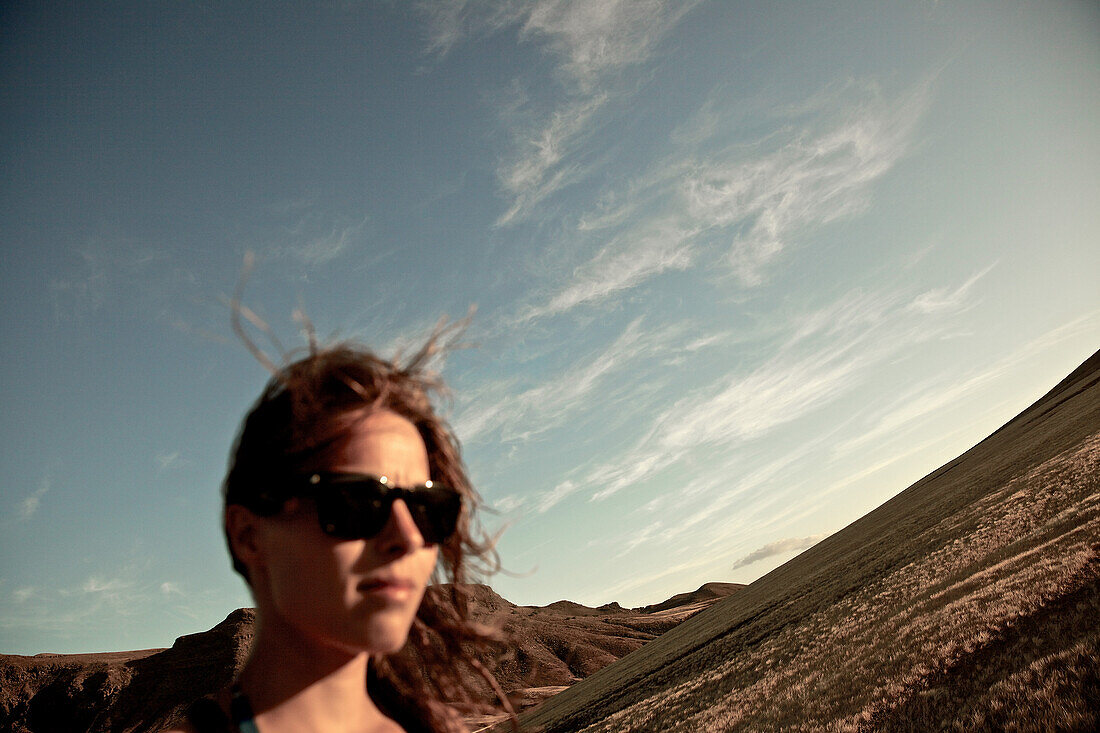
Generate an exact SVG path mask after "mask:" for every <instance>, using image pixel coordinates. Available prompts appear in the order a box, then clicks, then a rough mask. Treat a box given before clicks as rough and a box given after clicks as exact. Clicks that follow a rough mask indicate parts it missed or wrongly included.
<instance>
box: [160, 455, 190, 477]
mask: <svg viewBox="0 0 1100 733" xmlns="http://www.w3.org/2000/svg"><path fill="white" fill-rule="evenodd" d="M156 462H157V469H158V470H159V471H161V472H163V471H168V470H170V469H172V468H176V467H178V466H181V465H183V464H184V463H186V461H184V460H183V457H182V455H181V454H180V452H179V451H178V450H175V451H171V452H170V453H169V452H162V453H157V455H156Z"/></svg>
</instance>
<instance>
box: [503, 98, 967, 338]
mask: <svg viewBox="0 0 1100 733" xmlns="http://www.w3.org/2000/svg"><path fill="white" fill-rule="evenodd" d="M931 86H932V85H931V81H930V80H924V81H922V82H920V83H919V84H917V85H915V87H914V88H912V89H910V90H908V91H907V92H906V93H904V94H902V95H900V96H899V97H897V98H894V99H885V98H883V96H882V94H881V92H879V91H878V90H877V89H875V88H874V87H873V85H870V84H868V85H864V86H863V87H853V88H844V89H841V90H838V91H837V92H836V94H837V96H836V97H835V98H832V99H831V100H829V99H826V98H825V97H822V98H820V99H818V100H816V101H815V108H819V109H820V110H821V111H820V114H819V116H818V117H817V118H815V120H814V121H812V122H803V123H802V124H801V125H795V124H794V122H795V121H793V120H792V125H790V126H788V127H789V130H788V132H787V133H786V134H785V136H784V137H783V139H782V140H777V139H776V136H774V135H773V136H769V137H768V138H766V139H762V140H756V141H753V142H751V143H749V144H746V143H745V142H744V141H737V142H735V143H724V144H723V143H721V142H720V141H721V139H722V138H723V136H724V135H725V134H726V130H725V128H723V127H722V126H721V125H719V124H716V123H714V122H708V123H706V124H700V125H698V129H696V130H695V132H694V133H693V134H692V135H691V136H687V137H685V136H683V135H681V136H678V139H681V140H684V139H686V140H688V142H687V143H684V144H681V145H679V147H678V148H677V150H676V151H675V152H674V153H673V154H671V155H669V156H666V157H664V158H662V159H661V160H660V161H658V162H656V163H655V164H654V165H653V166H652V167H651V169H650V170H649V171H648V172H647V173H646V174H644V175H643V176H641V177H640V178H638V179H636V180H632V181H631V182H630V183H629V184H628V185H627V186H626V188H625V190H623V191H621V192H615V191H607V192H605V193H604V194H603V195H602V196H601V198H600V204H599V205H598V206H597V207H596V208H595V209H594V210H593V211H591V212H588V213H587V214H585V215H583V216H582V217H581V218H580V225H579V227H578V234H579V235H581V236H588V237H590V238H591V239H592V240H594V241H595V253H594V254H593V255H592V256H591V258H590V259H589V260H588V261H587V262H584V263H582V264H581V265H580V266H579V267H577V268H576V270H575V271H574V273H572V276H571V277H570V279H569V281H568V282H566V283H564V284H562V285H560V286H558V288H557V289H550V290H548V291H544V292H543V293H542V295H541V296H540V298H539V300H537V301H535V302H533V303H527V304H525V305H524V306H522V307H521V308H520V310H519V312H518V314H517V317H516V321H517V323H520V324H523V323H527V322H530V321H532V320H535V319H539V318H544V317H548V316H554V315H559V314H562V313H565V312H568V311H570V310H572V309H573V308H576V307H578V306H582V305H595V304H598V303H600V302H602V301H604V300H606V299H608V298H612V297H615V296H617V295H620V294H622V293H624V292H625V291H628V290H630V289H632V288H636V287H639V286H641V285H643V284H645V283H646V282H648V281H649V280H651V279H652V278H655V277H657V276H659V275H661V274H662V273H665V272H668V271H672V270H685V269H690V268H693V267H699V266H708V272H713V269H714V268H713V265H715V264H718V265H721V266H722V267H723V269H724V270H725V271H726V272H728V273H730V274H732V275H733V276H734V277H735V278H736V280H737V281H738V283H739V284H740V285H741V286H742V287H746V288H751V287H755V286H759V285H760V284H762V283H763V282H764V280H765V278H766V276H767V273H768V271H769V268H770V267H772V266H774V265H775V263H776V261H777V260H778V259H779V258H780V256H781V255H782V254H783V253H784V252H785V251H787V250H788V249H789V248H790V246H791V244H792V243H794V242H802V241H806V240H808V239H810V237H811V236H812V233H813V231H814V230H816V229H817V228H820V227H821V226H824V225H826V224H829V223H830V222H833V221H836V220H838V219H841V218H845V217H850V216H853V215H855V214H857V213H858V212H860V211H862V210H863V209H864V208H865V207H866V206H867V203H868V201H869V200H870V197H871V195H872V187H873V184H874V183H875V182H876V181H878V180H879V179H881V178H882V176H883V175H885V174H886V173H887V172H889V171H890V170H891V169H892V168H893V167H894V166H895V165H896V164H897V162H898V161H899V160H901V159H902V157H903V156H904V155H905V154H906V152H907V150H908V149H909V147H910V144H911V139H912V137H913V135H914V134H915V130H916V129H917V125H918V123H919V121H920V119H921V117H922V115H923V114H924V111H925V109H926V108H927V105H928V99H929V97H930V92H931ZM857 92H858V94H859V95H860V96H858V97H857V98H856V99H855V100H854V101H853V100H852V99H851V97H852V95H853V94H856V93H857ZM799 111H800V112H804V110H799ZM700 114H704V116H706V117H707V118H708V119H711V118H714V117H715V116H716V115H717V114H718V113H717V112H715V109H714V105H713V103H712V102H710V101H708V102H707V103H706V104H704V106H703V109H702V110H701V111H700ZM982 274H984V273H980V274H979V275H978V276H976V278H975V280H976V279H978V278H980V277H981V275H982ZM971 285H973V283H970V284H968V285H964V286H963V288H961V289H960V290H959V291H957V292H956V293H952V294H946V293H944V294H938V293H930V294H928V295H927V297H926V298H925V299H924V300H920V299H918V301H917V302H918V305H916V306H914V307H916V308H920V307H923V308H924V309H925V310H927V309H929V308H936V307H942V308H948V307H950V305H951V304H950V303H949V302H947V301H945V300H944V298H946V297H948V295H950V296H952V297H956V298H962V297H965V294H966V291H967V290H969V288H970V286H971ZM937 298H938V299H937Z"/></svg>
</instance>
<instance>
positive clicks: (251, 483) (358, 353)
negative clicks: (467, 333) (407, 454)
mask: <svg viewBox="0 0 1100 733" xmlns="http://www.w3.org/2000/svg"><path fill="white" fill-rule="evenodd" d="M441 333H443V330H441V329H437V330H436V333H435V334H434V335H433V336H432V337H431V338H430V339H429V340H428V342H427V343H426V344H425V345H424V346H423V347H422V348H421V349H420V350H419V351H417V352H416V353H415V354H414V355H413V356H412V357H411V358H409V359H407V360H405V361H403V362H402V363H397V362H396V360H395V361H387V360H384V359H381V358H379V357H377V356H375V355H374V354H373V353H371V352H370V351H369V350H367V349H366V348H364V347H362V346H359V345H356V344H350V343H343V344H337V345H334V346H329V347H322V348H318V347H317V346H316V344H314V343H312V339H311V346H310V352H309V354H308V355H306V356H305V357H304V358H300V359H298V360H297V361H294V362H292V363H290V364H288V365H287V366H285V367H282V368H277V369H275V370H273V371H274V375H273V376H272V378H271V379H270V381H269V382H268V383H267V386H266V387H265V389H264V391H263V393H262V394H261V395H260V398H259V399H258V400H257V402H256V404H255V405H254V406H253V407H252V409H251V411H250V412H249V413H248V415H247V416H246V417H245V420H244V423H243V425H242V427H241V431H240V434H239V435H238V437H237V440H236V444H235V446H234V449H233V453H232V455H231V457H230V463H229V471H228V474H227V476H226V479H225V485H224V491H225V504H226V506H229V505H231V504H239V505H242V506H244V507H247V508H248V509H249V510H251V511H252V512H254V513H256V514H259V515H262V516H272V515H275V514H278V513H279V512H280V511H282V509H283V506H284V502H285V500H286V499H287V498H288V497H286V496H281V495H279V494H278V492H274V493H273V492H272V490H271V489H272V487H278V486H283V485H285V484H286V478H287V477H289V476H294V475H299V474H302V473H305V472H308V471H311V470H317V468H319V467H321V466H320V465H319V463H320V462H322V461H323V460H324V458H325V456H326V455H331V451H332V450H333V449H336V448H338V447H339V446H340V445H341V443H342V441H344V440H346V439H347V438H348V434H349V432H350V430H351V428H352V427H354V425H355V424H356V423H355V421H348V420H346V419H345V420H341V419H339V418H341V417H345V416H348V415H349V414H355V415H362V416H365V415H366V414H369V413H370V412H373V411H376V410H389V411H392V412H394V413H396V414H398V415H401V416H402V417H404V418H406V419H407V420H409V421H410V422H411V423H412V424H413V425H415V426H416V429H417V431H418V432H419V433H420V437H421V438H422V439H423V440H424V445H425V447H426V448H427V452H428V465H429V469H430V474H431V479H432V481H435V482H437V483H440V484H443V485H445V486H449V487H451V488H453V489H454V490H456V491H458V492H459V493H460V494H461V495H462V499H463V510H462V513H461V515H460V517H459V520H458V527H457V530H456V531H455V533H454V534H453V535H452V536H451V537H450V538H449V539H448V540H446V541H445V542H443V543H441V544H440V547H439V550H440V552H439V557H440V561H439V563H438V564H437V566H436V570H435V572H434V575H433V578H432V580H433V583H434V584H435V587H434V588H431V587H430V588H429V589H428V593H426V594H425V600H424V601H423V602H422V603H421V606H420V609H419V610H418V611H417V615H416V618H415V620H414V621H413V626H412V628H411V629H410V632H409V641H408V643H407V644H406V645H405V648H404V649H402V650H401V651H400V652H398V653H397V654H395V655H392V656H389V657H379V658H375V659H372V661H371V665H370V672H369V676H368V680H367V689H368V691H369V693H370V695H371V697H372V698H373V699H374V701H375V703H376V704H377V705H378V706H379V707H380V708H381V709H382V710H383V711H385V712H386V713H387V714H388V715H390V716H391V717H393V718H394V719H395V720H396V721H397V722H398V723H400V724H401V725H402V726H403V727H405V729H406V730H408V731H410V732H411V731H418V730H423V731H452V730H454V731H459V730H461V731H465V730H466V728H465V727H464V726H463V725H462V721H461V718H460V716H459V714H458V713H457V711H456V709H455V708H454V707H452V705H457V706H458V707H459V708H464V709H466V710H468V711H471V712H472V711H475V710H478V709H484V706H485V703H484V702H480V701H484V700H485V691H486V689H485V688H486V686H487V687H488V688H489V689H491V690H493V691H494V692H495V693H496V696H497V697H498V699H499V701H500V704H501V706H503V707H504V708H505V709H506V710H507V711H508V712H509V713H512V717H513V721H514V720H515V718H514V713H513V712H512V709H511V705H510V704H509V703H508V701H507V699H506V698H505V697H504V695H503V693H502V692H501V690H500V688H499V686H498V685H497V683H496V681H495V679H493V677H492V675H491V674H490V673H489V672H488V670H487V669H486V668H485V666H484V665H483V664H482V663H481V662H480V661H479V660H478V657H479V656H480V657H482V658H488V657H489V656H492V653H493V652H494V651H495V650H496V649H498V648H499V647H500V646H501V638H500V636H499V633H498V632H496V631H495V630H494V629H492V628H489V627H486V626H483V625H480V624H477V623H476V622H474V621H473V620H472V619H471V617H470V591H469V588H470V587H471V586H470V585H469V584H470V583H471V582H472V581H474V580H476V579H478V578H479V577H480V576H483V575H484V574H489V573H492V572H494V571H495V570H497V569H498V567H499V563H498V558H497V555H496V552H495V550H494V542H493V541H492V539H490V538H488V537H486V536H485V534H484V532H483V531H482V530H481V529H480V527H478V526H477V525H476V524H475V516H476V513H477V510H478V508H479V507H480V506H481V499H480V497H479V496H478V494H477V492H476V491H475V490H474V488H473V487H472V486H471V485H470V481H469V479H468V478H467V475H466V469H465V467H464V465H463V462H462V457H461V454H460V449H459V443H458V440H457V439H456V438H455V436H454V434H453V433H452V432H451V430H450V429H449V427H448V426H447V424H446V423H445V422H444V421H443V420H442V419H441V418H440V417H439V416H438V415H436V413H435V410H434V409H433V406H432V399H431V398H432V396H433V395H440V394H444V393H445V388H444V386H443V385H442V383H441V382H440V381H439V380H438V378H437V377H436V376H435V375H433V374H432V373H431V372H430V371H428V369H427V364H428V362H429V361H430V360H431V359H432V357H433V355H435V354H436V353H438V351H439V350H440V348H441V347H440V345H439V342H440V340H441ZM249 345H250V347H251V344H249ZM442 348H445V347H442ZM227 539H228V538H227ZM230 554H231V555H232V556H233V567H234V569H235V570H236V571H237V572H239V573H240V574H241V575H243V576H244V577H245V580H248V569H247V568H246V567H245V565H244V564H243V563H242V562H241V561H240V559H239V558H237V557H236V556H235V555H234V554H233V548H232V543H230ZM482 681H483V682H484V685H482V684H481V682H482Z"/></svg>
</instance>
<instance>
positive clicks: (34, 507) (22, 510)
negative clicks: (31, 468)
mask: <svg viewBox="0 0 1100 733" xmlns="http://www.w3.org/2000/svg"><path fill="white" fill-rule="evenodd" d="M49 490H50V480H49V479H48V478H44V479H42V481H41V482H40V483H39V484H38V488H36V489H35V490H34V491H32V492H31V493H29V494H27V495H26V496H25V497H23V500H22V501H21V502H19V518H20V519H30V518H31V517H33V516H34V515H35V514H36V513H37V512H38V507H39V506H41V504H42V497H44V496H45V495H46V492H47V491H49Z"/></svg>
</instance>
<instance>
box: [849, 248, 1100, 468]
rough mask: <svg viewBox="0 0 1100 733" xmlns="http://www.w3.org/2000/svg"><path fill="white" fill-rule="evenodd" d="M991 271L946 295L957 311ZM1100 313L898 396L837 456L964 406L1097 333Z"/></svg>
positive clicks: (1076, 320) (983, 272) (903, 431)
mask: <svg viewBox="0 0 1100 733" xmlns="http://www.w3.org/2000/svg"><path fill="white" fill-rule="evenodd" d="M988 271H989V268H986V269H985V270H983V271H982V272H980V273H978V274H977V275H975V276H974V277H972V278H970V279H969V280H967V281H966V283H964V284H963V285H962V286H961V287H959V288H958V289H956V290H955V291H954V293H952V294H951V295H950V296H949V297H947V298H946V300H950V301H952V302H953V303H954V310H959V309H961V308H963V307H964V306H965V301H964V299H962V298H958V297H956V296H955V293H959V292H960V291H962V292H964V293H965V291H966V290H968V289H969V287H970V286H971V285H972V284H973V283H974V282H975V281H976V280H977V279H978V278H980V277H981V276H982V275H984V274H985V273H986V272H988ZM939 292H948V291H947V289H941V290H940V291H939ZM914 302H915V301H914ZM911 310H915V311H917V312H920V313H922V314H929V313H935V314H938V313H940V312H942V311H944V310H945V308H938V307H937V308H933V309H930V310H926V309H911ZM1097 315H1098V314H1097V313H1095V312H1094V313H1090V314H1086V315H1085V316H1082V317H1079V318H1077V319H1074V320H1073V321H1071V322H1069V323H1067V324H1065V325H1063V326H1061V327H1059V328H1057V329H1054V330H1052V331H1050V332H1048V333H1046V334H1043V336H1041V337H1039V338H1037V339H1033V340H1031V341H1029V342H1027V343H1025V344H1024V345H1022V346H1021V347H1020V348H1018V349H1016V350H1015V351H1013V352H1012V353H1011V354H1009V355H1007V356H1005V357H1004V358H1002V359H1000V360H998V361H997V362H995V363H993V364H992V365H990V366H988V367H986V368H984V369H982V370H980V371H977V372H972V373H971V374H969V375H967V376H965V377H964V378H962V379H960V380H958V381H956V382H955V383H954V384H949V385H944V384H942V383H929V384H926V385H921V386H920V387H918V388H917V389H915V390H912V391H910V392H907V393H905V394H903V395H901V396H900V397H899V398H898V399H896V400H894V401H893V402H891V403H890V404H888V405H886V406H885V407H883V408H882V409H881V410H879V412H878V417H877V418H876V419H875V421H874V424H873V425H871V427H869V428H868V429H867V430H865V431H864V432H862V433H860V434H859V435H857V436H855V437H852V438H849V439H847V440H844V441H842V442H840V443H838V444H837V445H836V447H835V449H834V454H835V455H837V456H841V455H846V454H848V453H851V452H853V451H859V450H864V449H865V448H867V446H869V445H873V444H874V443H876V442H877V441H881V440H883V439H885V438H887V437H900V436H903V435H905V434H907V433H908V431H910V430H912V429H914V428H916V427H918V426H920V425H921V424H922V423H923V422H924V421H925V420H927V419H930V418H932V417H933V416H935V415H937V414H940V413H941V412H942V411H944V410H946V409H948V408H950V407H952V406H960V405H964V404H965V403H966V402H967V401H968V400H971V399H975V398H977V397H978V396H979V395H980V394H981V393H982V392H983V391H986V390H988V389H990V388H992V387H993V386H994V385H995V384H996V382H997V381H998V380H999V379H1002V378H1004V377H1006V376H1007V375H1010V374H1013V373H1014V372H1015V371H1016V370H1017V369H1018V368H1019V365H1020V364H1021V363H1022V362H1024V361H1026V360H1028V359H1031V358H1034V357H1035V356H1037V355H1039V354H1041V353H1043V352H1044V351H1045V350H1046V349H1049V348H1050V347H1051V346H1054V345H1055V344H1058V343H1060V342H1063V341H1066V340H1071V339H1078V338H1081V337H1082V336H1085V335H1087V334H1089V333H1090V332H1092V333H1095V331H1096V326H1097V320H1098V318H1097Z"/></svg>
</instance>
